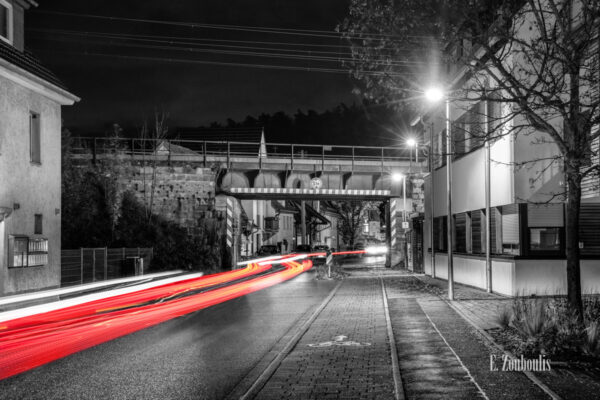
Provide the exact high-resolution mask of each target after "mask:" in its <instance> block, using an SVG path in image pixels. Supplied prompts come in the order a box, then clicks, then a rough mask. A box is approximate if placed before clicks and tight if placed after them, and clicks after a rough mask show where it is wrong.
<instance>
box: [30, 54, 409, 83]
mask: <svg viewBox="0 0 600 400" xmlns="http://www.w3.org/2000/svg"><path fill="white" fill-rule="evenodd" d="M33 51H34V52H51V53H54V54H65V55H85V56H97V57H111V58H119V59H125V60H145V61H158V62H168V63H178V64H201V65H220V66H236V67H250V68H259V69H279V70H286V71H305V72H326V73H337V74H348V73H349V71H348V70H346V69H341V68H323V67H301V66H291V65H275V64H254V63H240V62H223V61H206V60H195V59H186V58H172V57H166V58H165V57H150V56H131V55H123V54H114V53H113V54H111V53H99V52H74V51H70V52H69V51H61V50H54V49H33ZM358 73H361V74H365V75H373V76H387V77H391V78H393V77H405V76H406V75H408V74H407V73H395V72H383V71H371V70H364V71H358Z"/></svg>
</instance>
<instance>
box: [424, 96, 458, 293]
mask: <svg viewBox="0 0 600 400" xmlns="http://www.w3.org/2000/svg"><path fill="white" fill-rule="evenodd" d="M425 98H426V99H427V100H428V101H430V102H432V103H437V102H440V101H441V100H444V101H445V103H446V195H447V200H446V206H447V214H448V223H447V224H446V229H447V237H448V298H449V299H450V300H454V260H453V258H452V256H453V254H452V244H453V243H454V240H453V239H454V238H453V236H454V235H453V230H454V229H453V225H454V224H453V220H454V219H453V218H452V134H451V131H450V98H449V97H448V95H447V93H445V92H444V91H443V90H442V89H440V88H436V87H433V88H430V89H427V90H426V91H425ZM431 179H432V180H433V176H432V177H431ZM432 195H433V193H432ZM432 212H433V210H432Z"/></svg>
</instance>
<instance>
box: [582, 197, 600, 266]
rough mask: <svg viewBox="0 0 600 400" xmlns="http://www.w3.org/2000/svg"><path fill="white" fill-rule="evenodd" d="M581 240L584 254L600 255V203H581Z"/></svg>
mask: <svg viewBox="0 0 600 400" xmlns="http://www.w3.org/2000/svg"><path fill="white" fill-rule="evenodd" d="M579 241H580V242H582V243H583V248H582V249H581V254H582V255H587V256H592V255H593V256H600V204H598V203H593V204H590V203H583V204H581V210H580V214H579Z"/></svg>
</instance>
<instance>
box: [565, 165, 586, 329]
mask: <svg viewBox="0 0 600 400" xmlns="http://www.w3.org/2000/svg"><path fill="white" fill-rule="evenodd" d="M567 164H568V162H567ZM567 185H568V187H567V209H566V214H567V215H566V243H565V244H566V256H567V297H568V300H569V306H570V307H571V309H572V310H573V312H575V313H577V314H578V318H580V319H581V318H582V317H583V302H582V300H581V270H580V267H579V258H580V257H579V210H580V208H581V176H580V174H578V173H577V171H569V167H567Z"/></svg>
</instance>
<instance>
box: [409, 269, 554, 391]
mask: <svg viewBox="0 0 600 400" xmlns="http://www.w3.org/2000/svg"><path fill="white" fill-rule="evenodd" d="M415 278H416V279H419V280H420V281H421V282H423V283H427V282H425V281H423V280H422V279H420V278H419V277H418V276H415ZM436 296H437V297H438V298H439V299H440V300H442V301H444V302H445V303H446V304H448V305H449V306H450V308H452V309H453V310H454V311H455V312H456V313H457V314H458V315H460V316H461V317H462V319H464V320H465V321H467V322H468V323H469V324H470V325H471V326H472V327H473V328H475V330H476V331H477V332H478V333H479V334H480V335H481V336H482V337H483V338H484V339H485V340H486V341H487V342H488V343H489V344H490V345H492V346H493V347H495V348H496V349H498V350H500V351H501V352H503V353H504V354H506V355H507V356H509V357H510V358H513V359H515V358H516V357H515V355H514V354H512V353H511V352H510V351H508V350H506V349H505V348H504V347H503V346H502V345H500V344H498V343H497V342H496V341H495V340H494V338H492V336H490V334H489V333H487V332H486V331H485V330H484V329H482V328H481V327H479V326H478V325H477V324H476V323H475V322H474V321H473V320H472V319H471V318H469V317H468V316H467V315H466V314H465V313H463V312H462V311H461V310H460V309H458V307H456V306H455V305H454V304H453V303H452V302H451V301H449V300H448V299H446V298H444V297H442V296H440V295H438V294H436ZM522 372H523V374H525V376H526V377H527V378H529V380H530V381H532V382H533V383H534V384H535V385H536V386H537V387H539V388H540V389H542V390H543V391H544V392H545V393H546V394H547V395H548V396H550V397H551V398H552V399H553V400H562V397H560V396H559V395H558V394H556V393H555V392H554V391H553V390H552V389H550V388H549V387H548V386H547V385H546V384H545V383H543V382H542V381H541V380H540V379H539V378H538V377H537V376H535V374H534V373H533V372H531V371H522Z"/></svg>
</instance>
